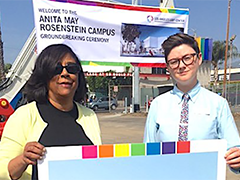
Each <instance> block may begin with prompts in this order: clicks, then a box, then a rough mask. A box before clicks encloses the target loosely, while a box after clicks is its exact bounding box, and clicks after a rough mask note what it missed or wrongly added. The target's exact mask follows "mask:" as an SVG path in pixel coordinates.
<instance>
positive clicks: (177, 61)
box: [167, 53, 197, 69]
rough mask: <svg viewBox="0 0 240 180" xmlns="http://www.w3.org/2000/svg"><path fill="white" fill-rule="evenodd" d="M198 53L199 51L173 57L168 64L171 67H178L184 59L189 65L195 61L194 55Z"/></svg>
mask: <svg viewBox="0 0 240 180" xmlns="http://www.w3.org/2000/svg"><path fill="white" fill-rule="evenodd" d="M196 55H197V53H192V54H186V55H185V56H183V57H182V58H173V59H170V60H169V61H167V64H168V66H169V67H170V68H172V69H176V68H178V67H179V65H180V61H182V62H183V63H184V64H185V65H186V66H189V65H191V64H192V63H193V61H194V57H195V56H196Z"/></svg>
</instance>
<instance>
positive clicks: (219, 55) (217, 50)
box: [212, 41, 240, 67]
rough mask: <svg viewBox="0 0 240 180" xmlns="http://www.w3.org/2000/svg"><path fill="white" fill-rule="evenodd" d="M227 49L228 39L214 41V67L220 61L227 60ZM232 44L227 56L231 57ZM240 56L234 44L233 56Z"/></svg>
mask: <svg viewBox="0 0 240 180" xmlns="http://www.w3.org/2000/svg"><path fill="white" fill-rule="evenodd" d="M225 49H226V41H214V42H213V53H212V64H213V66H214V67H216V66H217V64H218V62H219V61H220V62H221V61H224V60H225ZM230 50H231V46H230V45H229V47H228V54H227V57H228V58H229V57H230ZM236 57H240V54H239V53H238V49H237V47H236V46H234V45H232V58H236Z"/></svg>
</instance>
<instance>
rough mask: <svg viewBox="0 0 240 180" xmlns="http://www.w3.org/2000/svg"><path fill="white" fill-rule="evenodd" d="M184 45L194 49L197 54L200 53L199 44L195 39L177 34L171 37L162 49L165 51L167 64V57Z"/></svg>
mask: <svg viewBox="0 0 240 180" xmlns="http://www.w3.org/2000/svg"><path fill="white" fill-rule="evenodd" d="M182 44H186V45H188V46H190V47H191V48H193V49H194V50H195V52H196V53H197V54H199V53H200V50H199V47H198V43H197V41H196V40H195V39H194V37H192V36H190V35H188V34H184V33H177V34H174V35H171V36H169V37H168V38H167V39H166V40H165V41H164V42H163V44H162V48H163V50H164V56H165V61H166V62H167V57H168V55H169V54H170V52H171V50H172V49H173V48H175V47H177V46H180V45H182Z"/></svg>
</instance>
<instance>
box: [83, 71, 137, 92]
mask: <svg viewBox="0 0 240 180" xmlns="http://www.w3.org/2000/svg"><path fill="white" fill-rule="evenodd" d="M108 72H112V71H108ZM87 83H88V86H89V91H90V92H97V91H99V90H105V91H106V92H108V86H109V83H110V85H111V86H113V85H115V86H119V87H120V88H121V85H131V84H132V77H109V76H108V77H104V76H89V77H87Z"/></svg>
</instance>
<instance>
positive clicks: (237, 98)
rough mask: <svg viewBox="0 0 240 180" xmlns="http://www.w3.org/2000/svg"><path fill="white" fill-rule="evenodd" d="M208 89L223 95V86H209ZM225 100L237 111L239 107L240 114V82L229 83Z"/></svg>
mask: <svg viewBox="0 0 240 180" xmlns="http://www.w3.org/2000/svg"><path fill="white" fill-rule="evenodd" d="M206 88H207V89H209V90H211V91H213V92H215V93H217V94H219V95H220V96H222V95H223V84H219V85H217V86H215V85H209V86H207V87H206ZM225 98H226V99H227V101H228V103H229V106H230V107H231V108H233V109H235V110H237V109H236V108H238V107H239V110H238V111H239V112H240V82H238V83H227V84H226V88H225Z"/></svg>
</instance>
